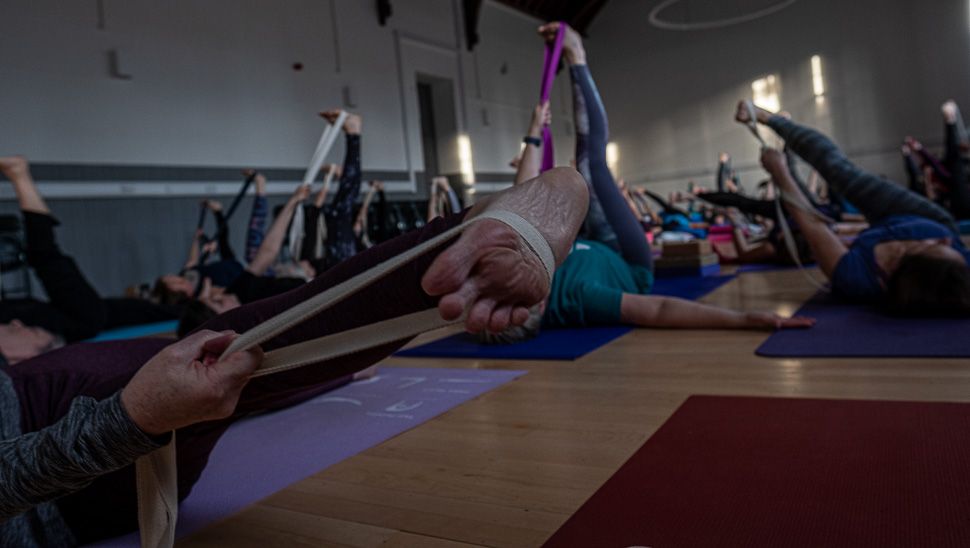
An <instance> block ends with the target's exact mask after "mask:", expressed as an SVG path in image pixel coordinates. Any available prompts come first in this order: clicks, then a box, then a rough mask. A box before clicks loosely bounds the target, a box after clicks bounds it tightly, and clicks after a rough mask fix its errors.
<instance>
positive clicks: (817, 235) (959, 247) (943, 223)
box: [736, 101, 970, 315]
mask: <svg viewBox="0 0 970 548" xmlns="http://www.w3.org/2000/svg"><path fill="white" fill-rule="evenodd" d="M755 116H756V117H757V121H758V122H759V123H761V124H765V125H767V126H768V127H770V128H771V129H773V130H774V131H775V132H776V133H777V134H778V135H779V136H781V137H782V138H783V139H784V140H785V142H786V145H787V146H789V147H790V148H791V149H792V150H793V151H794V152H795V153H796V154H798V155H799V156H800V157H801V158H803V159H804V160H805V161H806V162H808V163H809V164H810V165H811V166H812V167H813V168H815V170H817V171H818V172H819V174H820V175H821V176H822V177H823V178H824V179H825V180H826V181H827V182H828V185H829V187H830V188H831V189H832V190H834V191H836V192H838V193H839V194H842V195H844V196H845V197H846V199H848V200H849V201H850V202H851V203H852V204H853V205H855V206H856V207H857V208H858V209H859V210H860V211H861V212H862V213H863V214H864V215H865V216H866V219H868V221H869V222H870V223H871V226H870V228H869V229H868V230H865V231H863V232H862V233H860V234H859V236H858V237H857V238H856V240H855V242H854V243H853V244H852V246H851V247H846V245H845V244H844V243H842V241H841V240H840V239H839V238H838V237H837V236H836V235H835V234H834V233H833V232H832V231H831V230H830V229H829V226H828V224H827V223H826V222H825V221H823V220H821V219H819V218H818V217H817V216H816V215H814V214H812V213H811V210H812V208H811V204H808V203H807V201H805V200H804V199H803V198H802V196H801V194H800V193H799V191H798V190H797V188H796V185H795V182H794V181H793V180H792V178H791V175H790V172H789V169H788V165H787V162H786V160H785V156H784V155H783V154H782V153H781V152H778V151H776V150H771V149H766V150H765V151H764V152H763V153H762V157H761V161H762V164H763V165H764V167H765V169H766V170H768V172H769V173H771V175H772V177H773V179H774V181H775V183H776V184H777V185H778V186H779V188H780V189H781V190H782V192H783V193H784V194H786V195H787V196H788V197H789V198H791V199H794V200H797V201H798V202H800V203H799V204H797V205H793V204H790V203H788V202H787V201H786V202H785V207H786V209H787V211H788V213H789V214H790V215H791V216H792V217H793V218H794V219H795V220H796V222H798V224H799V226H800V227H801V230H802V232H803V234H804V235H805V238H806V240H807V241H808V243H809V245H810V246H811V248H812V253H813V254H814V256H815V258H816V260H817V261H818V264H819V267H820V268H821V270H822V272H823V273H824V274H825V275H826V276H827V277H828V279H829V281H830V282H831V284H832V289H833V291H834V292H835V293H837V294H838V295H840V296H842V297H843V298H846V299H850V300H854V301H858V302H867V303H882V304H884V305H886V306H887V307H888V309H890V310H891V311H893V312H896V313H900V314H905V315H926V314H932V315H948V314H961V315H965V314H970V270H968V260H970V251H968V250H967V249H966V248H965V247H964V245H963V243H962V242H961V241H960V232H959V230H958V229H957V226H956V222H955V221H954V219H953V216H952V215H950V213H949V212H947V211H946V210H945V209H943V208H942V207H940V206H939V205H937V204H934V203H933V202H931V201H929V200H927V199H926V198H924V197H922V196H919V195H917V194H915V193H913V192H910V191H908V190H906V188H905V187H903V186H900V185H897V184H895V183H893V182H891V181H888V180H885V179H883V178H881V177H877V176H875V175H872V174H870V173H867V172H865V171H863V170H862V169H860V168H859V167H857V166H856V165H854V164H853V163H852V162H850V161H849V159H848V158H846V157H845V155H844V154H843V153H842V152H841V151H840V150H839V149H838V147H836V145H835V144H834V143H833V142H832V141H831V140H829V139H828V138H827V137H826V136H824V135H822V134H821V133H819V132H818V131H815V130H813V129H810V128H807V127H804V126H800V125H798V124H796V123H794V122H792V121H791V120H789V119H787V118H784V117H781V116H775V115H773V114H771V113H770V112H768V111H766V110H764V109H760V108H759V109H756V110H755ZM736 118H737V120H738V121H739V122H741V123H745V124H746V123H748V122H749V120H750V114H749V111H748V106H747V104H746V102H744V101H742V103H741V105H739V107H738V112H737V116H736Z"/></svg>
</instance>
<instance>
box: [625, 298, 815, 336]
mask: <svg viewBox="0 0 970 548" xmlns="http://www.w3.org/2000/svg"><path fill="white" fill-rule="evenodd" d="M620 319H621V320H622V321H623V323H628V324H633V325H638V326H641V327H662V328H670V329H784V328H794V327H811V326H813V325H814V324H815V320H813V319H810V318H802V317H797V316H796V317H793V318H783V317H781V316H777V315H775V314H770V313H762V312H747V313H746V312H738V311H736V310H729V309H727V308H720V307H717V306H711V305H707V304H702V303H698V302H694V301H687V300H684V299H678V298H675V297H661V296H656V295H635V294H632V293H624V294H623V299H622V300H621V301H620Z"/></svg>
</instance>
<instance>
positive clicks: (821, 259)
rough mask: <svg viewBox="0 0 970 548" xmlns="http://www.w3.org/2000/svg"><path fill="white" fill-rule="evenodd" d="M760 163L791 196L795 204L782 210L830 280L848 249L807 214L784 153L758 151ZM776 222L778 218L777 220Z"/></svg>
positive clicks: (786, 193)
mask: <svg viewBox="0 0 970 548" xmlns="http://www.w3.org/2000/svg"><path fill="white" fill-rule="evenodd" d="M761 163H762V164H763V165H764V166H765V169H767V170H768V173H770V174H771V176H772V178H773V180H774V181H775V184H777V185H778V187H779V188H781V190H782V192H783V193H784V195H785V196H786V197H787V198H788V199H794V200H797V201H798V202H799V205H797V206H796V205H792V204H789V203H787V202H784V204H785V210H786V211H788V213H789V214H790V215H791V216H792V218H793V219H794V220H795V222H796V223H798V228H799V229H800V230H801V232H802V235H804V236H805V240H806V241H808V246H809V247H810V248H811V249H812V255H814V256H815V260H816V261H818V266H819V268H821V269H822V272H823V273H824V274H825V276H826V277H827V278H829V279H830V280H831V279H832V273H833V272H835V267H836V266H837V265H838V264H839V260H841V259H842V257H843V256H845V254H846V253H848V252H849V250H848V248H847V247H845V244H843V243H842V240H840V239H839V237H838V236H836V235H835V233H834V232H832V231H831V230H830V229H829V226H828V224H827V223H826V222H825V221H823V220H822V219H820V218H818V217H817V216H816V215H812V214H811V213H809V212H810V211H812V210H813V209H814V208H813V207H812V205H811V204H809V203H808V201H807V200H805V197H804V196H803V195H802V193H801V192H800V191H799V190H798V187H797V186H796V184H795V181H794V180H793V179H792V178H791V174H789V172H788V165H787V162H786V161H785V156H784V155H783V154H782V153H781V152H778V151H777V150H773V149H765V150H764V151H763V152H762V154H761ZM779 222H780V220H779Z"/></svg>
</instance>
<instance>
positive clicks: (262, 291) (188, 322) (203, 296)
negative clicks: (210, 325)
mask: <svg viewBox="0 0 970 548" xmlns="http://www.w3.org/2000/svg"><path fill="white" fill-rule="evenodd" d="M308 195H309V187H307V186H305V185H300V186H298V187H297V188H296V190H295V191H294V192H293V195H292V196H290V199H289V200H288V201H287V202H286V204H285V205H284V206H283V208H282V209H281V210H280V213H279V214H278V215H277V216H276V218H275V219H273V224H272V225H270V228H269V231H267V232H266V235H265V237H264V238H263V240H262V241H261V242H260V244H259V248H258V249H257V251H256V253H255V255H254V256H253V258H252V260H251V261H250V262H249V265H248V266H247V267H246V269H245V270H244V271H243V272H241V273H240V274H239V275H238V276H236V279H235V280H233V282H232V283H231V284H230V285H229V286H228V287H221V286H219V285H216V284H214V283H212V280H210V279H209V278H205V279H203V280H202V287H201V289H200V290H199V294H198V296H197V298H193V299H189V300H188V301H185V304H184V311H183V313H182V315H181V316H180V318H179V326H178V331H177V333H178V335H179V336H180V337H181V336H184V335H186V334H187V333H189V332H191V331H193V330H194V329H195V328H197V327H198V326H200V325H202V324H203V323H205V322H206V321H208V320H210V319H212V318H214V317H215V316H216V315H218V314H221V313H223V312H227V311H229V310H232V309H234V308H236V307H238V306H239V305H241V304H245V303H251V302H254V301H258V300H260V299H265V298H267V297H272V296H274V295H279V294H281V293H285V292H287V291H290V290H291V289H295V288H297V287H300V286H302V285H303V284H305V283H306V280H305V279H304V278H300V277H290V276H266V275H264V274H265V273H266V272H267V271H269V270H270V267H272V266H273V264H274V263H275V262H276V259H277V257H278V256H279V254H280V250H281V249H282V248H283V241H284V240H285V238H286V232H287V229H288V227H289V225H290V221H292V220H293V215H294V213H295V212H296V208H297V204H299V203H300V202H302V201H303V200H305V199H306V197H307V196H308ZM257 272H261V273H264V274H257Z"/></svg>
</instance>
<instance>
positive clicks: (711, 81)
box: [589, 0, 970, 190]
mask: <svg viewBox="0 0 970 548" xmlns="http://www.w3.org/2000/svg"><path fill="white" fill-rule="evenodd" d="M657 4H659V0H612V1H611V2H609V4H607V6H606V8H605V9H604V11H603V12H602V13H601V15H600V16H599V17H598V18H597V20H596V21H595V23H594V25H593V27H592V29H591V30H590V35H591V40H590V41H589V51H590V67H591V68H592V70H593V73H594V75H595V76H596V79H597V82H598V84H599V86H600V89H601V91H602V93H603V97H604V101H605V103H606V107H607V110H608V112H609V115H610V123H611V131H612V138H613V140H615V141H616V142H617V143H618V146H619V151H620V161H619V171H620V175H621V176H623V177H626V178H627V179H628V180H631V181H636V182H643V181H652V182H654V183H655V184H656V186H657V187H658V188H659V189H660V190H668V189H673V188H679V189H682V188H684V183H685V182H686V181H687V180H689V179H696V180H697V181H698V182H699V183H703V184H707V185H710V184H713V177H714V168H715V167H716V163H717V154H718V152H720V151H722V150H723V151H727V152H729V153H731V154H732V155H733V156H734V157H735V158H736V160H735V163H736V164H741V165H742V166H750V168H751V169H750V170H748V171H749V174H747V175H744V174H743V176H744V178H745V180H746V181H748V182H749V183H754V182H755V181H756V180H758V179H760V178H762V176H761V174H760V173H758V170H757V169H755V168H756V160H757V153H758V150H757V146H756V144H755V142H754V141H753V139H752V138H751V136H750V135H748V134H747V133H745V130H744V129H743V128H742V127H741V126H738V125H737V124H735V123H734V122H733V121H732V118H733V112H734V108H735V105H736V103H737V101H738V99H740V98H743V97H750V95H751V87H750V85H751V82H752V81H753V80H755V79H757V78H759V77H762V76H764V75H766V74H770V73H777V74H779V75H780V76H781V85H782V91H781V103H782V107H783V108H784V109H787V110H789V111H791V112H792V114H793V115H794V117H795V119H796V120H800V121H803V122H805V123H807V124H809V125H814V126H816V127H819V128H820V129H823V130H826V131H831V132H832V134H833V136H834V137H835V139H836V140H837V142H838V143H839V144H840V145H842V146H843V147H844V148H845V149H846V150H847V151H848V152H849V153H850V155H852V156H853V157H854V158H855V159H857V160H858V161H859V163H861V164H862V165H864V166H865V167H867V168H869V169H872V170H874V171H877V172H881V173H886V174H889V175H891V176H894V177H899V178H901V177H902V169H901V162H900V160H899V156H898V152H897V150H898V146H899V143H900V142H901V140H902V138H903V137H904V136H905V135H915V136H917V137H919V138H923V139H925V140H926V141H927V142H933V143H938V142H939V141H940V140H941V138H942V137H941V133H942V130H941V122H940V115H939V105H940V103H941V102H942V101H943V100H945V99H946V98H949V97H953V98H956V99H957V100H958V101H961V100H962V102H963V105H964V111H965V112H966V113H967V114H970V15H968V13H967V10H968V2H967V0H933V1H928V2H912V1H903V0H891V1H890V0H852V1H845V0H799V1H798V2H796V3H795V4H794V5H793V6H792V7H790V8H788V9H786V10H784V11H782V12H779V13H777V14H775V15H772V16H769V17H766V18H764V19H761V20H758V21H755V22H750V23H746V24H742V25H738V26H734V27H730V28H725V29H721V30H707V31H696V32H676V31H665V30H660V29H657V28H654V27H652V26H651V25H649V23H648V22H647V17H648V14H649V12H650V10H651V9H652V8H653V7H654V6H655V5H657ZM700 4H703V3H698V2H696V1H695V2H693V3H692V5H693V6H694V7H695V13H696V14H697V16H698V17H700V15H701V14H700V13H698V12H699V11H700V8H702V7H703V6H702V5H700ZM740 4H741V5H743V4H744V3H740ZM815 54H818V55H821V56H822V60H823V70H824V74H825V80H826V87H827V93H826V100H825V103H824V104H822V105H817V104H816V102H815V100H814V97H813V95H812V81H811V69H810V61H809V60H810V58H811V56H812V55H815Z"/></svg>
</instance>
